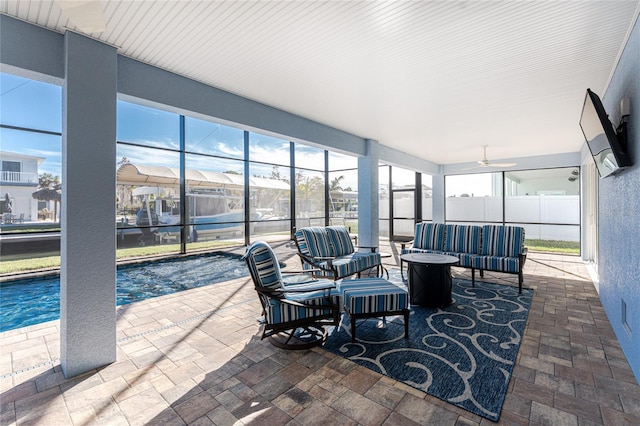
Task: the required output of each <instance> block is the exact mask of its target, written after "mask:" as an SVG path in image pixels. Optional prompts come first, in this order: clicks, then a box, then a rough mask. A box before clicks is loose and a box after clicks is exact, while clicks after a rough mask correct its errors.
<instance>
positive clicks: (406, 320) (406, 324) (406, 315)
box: [404, 309, 409, 339]
mask: <svg viewBox="0 0 640 426" xmlns="http://www.w3.org/2000/svg"><path fill="white" fill-rule="evenodd" d="M404 338H405V339H408V338H409V310H408V309H407V310H406V311H404Z"/></svg>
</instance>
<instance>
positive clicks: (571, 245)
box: [524, 238, 580, 254]
mask: <svg viewBox="0 0 640 426" xmlns="http://www.w3.org/2000/svg"><path fill="white" fill-rule="evenodd" d="M524 244H525V246H526V247H527V248H528V249H529V250H533V251H545V252H551V253H566V254H580V243H579V242H572V241H554V240H533V239H529V238H527V239H526V241H525V242H524Z"/></svg>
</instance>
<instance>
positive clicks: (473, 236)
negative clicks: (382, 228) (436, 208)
mask: <svg viewBox="0 0 640 426" xmlns="http://www.w3.org/2000/svg"><path fill="white" fill-rule="evenodd" d="M405 253H440V254H449V255H452V256H456V257H458V258H459V259H460V263H459V264H458V266H463V267H465V268H471V282H472V284H473V285H475V270H476V269H478V270H479V271H480V274H481V275H482V272H483V271H495V272H506V273H511V274H518V287H519V290H520V292H522V280H523V276H522V268H523V266H524V263H525V260H526V256H527V249H526V248H525V247H524V228H522V227H521V226H504V225H484V226H476V225H445V224H442V223H431V222H421V223H418V224H417V225H416V232H415V237H414V240H413V242H412V245H411V246H410V247H408V248H407V247H405V244H403V245H402V254H405ZM400 267H402V261H401V265H400Z"/></svg>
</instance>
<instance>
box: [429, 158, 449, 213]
mask: <svg viewBox="0 0 640 426" xmlns="http://www.w3.org/2000/svg"><path fill="white" fill-rule="evenodd" d="M439 169H440V173H438V174H437V175H433V176H432V180H431V186H432V192H431V196H432V197H433V213H432V214H433V221H434V222H437V223H444V214H445V200H446V199H445V193H444V191H445V189H444V174H443V173H442V166H440V167H439Z"/></svg>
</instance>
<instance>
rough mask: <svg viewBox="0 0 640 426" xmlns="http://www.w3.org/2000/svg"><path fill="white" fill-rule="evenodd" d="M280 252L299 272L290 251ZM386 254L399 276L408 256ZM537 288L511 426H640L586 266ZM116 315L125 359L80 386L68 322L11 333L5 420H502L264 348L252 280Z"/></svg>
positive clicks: (317, 359)
mask: <svg viewBox="0 0 640 426" xmlns="http://www.w3.org/2000/svg"><path fill="white" fill-rule="evenodd" d="M277 250H278V252H279V253H280V258H281V259H284V260H285V262H286V263H287V266H288V267H297V266H298V262H297V260H296V259H295V258H293V257H292V256H293V250H292V249H291V247H287V245H286V244H284V243H283V244H280V245H279V246H278V247H277ZM382 250H383V251H386V252H389V253H392V254H393V256H392V257H391V258H389V259H385V261H386V262H387V263H388V266H391V267H394V266H395V267H397V260H398V257H397V253H398V250H399V247H397V246H395V245H393V244H392V245H388V244H387V245H386V246H385V247H382ZM454 275H456V276H462V277H469V276H470V273H469V271H467V270H464V269H458V268H454ZM485 280H487V281H491V282H502V283H508V284H512V285H516V284H517V277H516V276H515V275H506V274H486V275H485ZM524 285H525V286H526V287H531V288H534V289H535V297H534V301H533V304H532V307H531V312H530V314H529V320H528V323H527V327H526V331H525V334H524V339H523V343H522V346H521V348H520V352H519V355H518V359H517V365H516V367H515V368H514V373H513V376H512V378H511V383H510V385H509V391H508V394H507V396H506V400H505V403H504V407H503V410H502V415H501V418H500V421H499V423H500V424H536V425H544V424H548V425H600V424H605V425H616V426H617V425H622V424H635V425H638V424H640V387H639V386H638V382H637V381H636V379H635V377H634V375H633V373H632V372H631V370H630V368H629V365H628V363H627V361H626V359H625V357H624V355H623V353H622V351H621V349H620V345H619V344H618V341H617V340H616V336H615V335H614V333H613V331H612V329H611V326H610V325H609V322H608V320H607V316H606V314H605V312H604V310H603V309H602V306H601V304H600V302H599V300H598V295H597V293H596V290H595V288H594V285H593V283H592V281H591V280H590V278H589V275H588V273H587V269H586V268H585V266H584V264H583V262H582V261H581V260H580V258H579V257H576V256H562V255H549V254H541V253H530V254H529V258H528V260H527V264H526V266H525V281H524ZM117 311H118V323H117V327H118V329H117V339H118V340H117V348H118V352H117V361H116V362H115V363H114V364H112V365H109V366H107V367H104V368H101V369H98V370H94V371H90V372H88V373H85V374H83V375H81V376H79V377H73V378H70V379H65V378H64V376H63V374H62V372H61V369H60V362H59V351H60V338H59V321H53V322H49V323H44V324H39V325H36V326H31V327H26V328H22V329H18V330H12V331H8V332H5V333H1V334H0V345H1V352H0V404H1V411H0V424H2V425H12V424H17V425H26V424H41V425H65V424H73V425H90V424H108V425H112V424H114V425H117V424H122V425H139V424H171V425H173V424H175V425H178V424H194V425H196V424H197V425H211V424H216V425H233V424H237V425H242V424H265V425H298V424H300V425H315V424H318V425H320V424H323V425H324V424H339V425H403V426H405V425H412V424H437V425H447V424H449V425H454V424H461V425H468V424H492V423H493V422H491V421H488V420H486V419H483V418H481V417H478V416H476V415H474V414H471V413H469V412H467V411H464V410H462V409H459V408H457V407H454V406H453V405H450V404H447V403H446V402H443V401H441V400H439V399H437V398H434V397H431V396H429V395H426V394H424V393H423V392H420V391H418V390H415V389H413V388H411V387H409V386H407V385H404V384H402V383H399V382H396V381H395V380H392V379H389V378H387V377H385V376H382V375H380V374H377V373H374V372H372V371H371V370H369V369H367V368H364V367H361V366H358V365H356V364H354V363H352V362H350V361H347V360H345V359H343V358H340V357H338V356H336V355H333V354H331V353H329V352H327V351H325V350H323V349H321V348H315V349H312V350H305V351H285V350H281V349H277V348H275V347H274V346H272V345H270V344H269V343H268V342H267V341H261V340H260V338H259V324H258V323H257V321H256V318H257V317H258V316H260V305H259V303H258V300H257V297H256V295H255V292H254V291H253V285H252V283H251V282H250V280H249V279H248V278H247V279H238V280H234V281H229V282H225V283H221V284H216V285H213V286H209V287H204V288H198V289H194V290H189V291H185V292H182V293H177V294H174V295H168V296H163V297H159V298H155V299H149V300H146V301H143V302H138V303H134V304H131V305H127V306H122V307H119V308H118V310H117Z"/></svg>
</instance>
